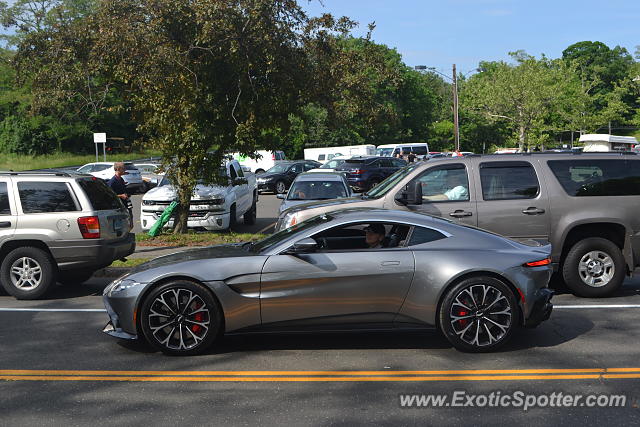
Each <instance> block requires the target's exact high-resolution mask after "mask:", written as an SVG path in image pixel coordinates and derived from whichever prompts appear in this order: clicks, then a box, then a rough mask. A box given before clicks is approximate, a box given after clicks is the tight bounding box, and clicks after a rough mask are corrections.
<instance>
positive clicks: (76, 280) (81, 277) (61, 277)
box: [58, 270, 94, 285]
mask: <svg viewBox="0 0 640 427" xmlns="http://www.w3.org/2000/svg"><path fill="white" fill-rule="evenodd" d="M93 273H94V271H93V270H69V271H61V272H59V273H58V282H60V283H62V284H63V285H81V284H82V283H84V282H86V281H87V280H89V279H90V278H91V276H93Z"/></svg>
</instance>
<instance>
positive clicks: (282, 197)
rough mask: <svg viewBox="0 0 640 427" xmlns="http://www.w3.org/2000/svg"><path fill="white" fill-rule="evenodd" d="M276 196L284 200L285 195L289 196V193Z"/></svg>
mask: <svg viewBox="0 0 640 427" xmlns="http://www.w3.org/2000/svg"><path fill="white" fill-rule="evenodd" d="M276 197H277V198H278V199H282V200H284V199H285V197H287V195H286V194H276Z"/></svg>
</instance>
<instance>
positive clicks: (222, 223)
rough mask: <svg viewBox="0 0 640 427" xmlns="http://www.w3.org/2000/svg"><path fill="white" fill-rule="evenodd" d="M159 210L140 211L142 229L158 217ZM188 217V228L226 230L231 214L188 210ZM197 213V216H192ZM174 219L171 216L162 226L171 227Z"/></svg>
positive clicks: (144, 229)
mask: <svg viewBox="0 0 640 427" xmlns="http://www.w3.org/2000/svg"><path fill="white" fill-rule="evenodd" d="M160 214H161V212H158V213H151V212H142V215H140V225H141V227H142V230H143V231H148V230H149V229H150V228H151V227H152V226H153V224H155V223H156V221H157V220H158V218H159V217H160ZM189 215H190V216H189V219H188V220H187V227H189V228H205V229H207V230H209V231H216V230H226V229H228V228H229V222H230V219H231V216H230V214H229V212H224V213H217V212H215V213H214V212H206V213H197V212H194V211H192V212H190V213H189ZM192 215H197V216H192ZM173 225H174V220H173V218H172V219H170V220H169V222H167V223H166V224H165V226H164V228H173Z"/></svg>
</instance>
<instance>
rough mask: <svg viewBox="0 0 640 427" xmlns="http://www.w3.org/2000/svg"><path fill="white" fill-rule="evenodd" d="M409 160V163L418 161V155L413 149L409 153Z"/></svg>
mask: <svg viewBox="0 0 640 427" xmlns="http://www.w3.org/2000/svg"><path fill="white" fill-rule="evenodd" d="M407 161H408V162H409V163H413V162H415V161H416V155H415V154H414V152H413V151H409V154H408V155H407Z"/></svg>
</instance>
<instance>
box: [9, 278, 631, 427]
mask: <svg viewBox="0 0 640 427" xmlns="http://www.w3.org/2000/svg"><path fill="white" fill-rule="evenodd" d="M106 284H107V280H104V279H102V280H101V279H92V281H90V282H88V283H87V284H85V285H82V286H71V287H59V288H57V289H56V291H55V292H54V293H53V294H52V295H51V297H50V298H49V299H47V300H42V301H17V300H15V299H13V298H10V297H7V296H0V325H1V326H0V396H2V398H0V420H1V421H0V424H1V425H65V426H66V425H88V424H91V425H106V424H111V425H114V424H115V425H134V424H136V425H138V424H141V423H144V424H149V425H172V426H173V425H177V424H179V425H189V424H199V425H208V424H211V425H249V424H251V425H255V424H261V425H302V424H304V425H360V424H365V423H376V424H377V425H391V424H393V425H407V424H421V425H423V424H428V425H460V424H461V423H470V424H471V423H472V424H473V425H504V424H507V425H508V424H510V423H513V422H518V423H521V424H524V425H556V424H560V423H562V424H566V425H577V424H589V425H594V424H600V425H609V424H614V423H615V424H616V425H631V424H636V425H637V424H638V422H640V409H638V404H640V401H639V398H640V363H639V360H638V354H639V350H640V344H639V343H640V329H639V328H638V317H639V314H640V277H638V278H635V279H629V280H627V282H626V284H625V287H624V288H623V289H622V290H621V291H620V292H618V294H617V295H616V296H615V297H612V298H607V299H603V300H590V299H580V298H576V297H574V296H572V295H567V294H562V295H559V296H556V297H554V303H555V304H556V309H555V310H554V312H553V314H552V316H551V319H550V320H549V321H548V322H545V323H544V324H543V325H541V326H540V327H539V328H537V329H533V330H521V331H519V333H518V334H517V335H516V336H515V337H514V339H513V340H512V341H511V342H510V343H509V344H508V345H507V346H506V347H505V348H504V349H502V350H501V351H500V352H497V353H491V354H465V353H461V352H459V351H456V350H454V349H452V348H451V346H450V345H449V344H448V343H447V342H446V341H445V340H444V338H442V337H441V336H440V335H439V334H438V333H436V332H430V331H428V332H424V331H423V332H411V333H399V332H376V333H374V332H367V333H364V332H361V333H325V334H305V335H300V334H269V335H267V334H263V335H259V334H253V335H242V336H241V335H236V336H229V337H224V338H223V339H222V341H221V342H220V343H219V344H218V345H216V346H215V347H214V348H213V349H212V350H211V351H210V352H209V353H208V354H206V355H203V356H198V357H189V358H181V357H168V356H164V355H162V354H161V353H157V352H154V351H153V350H151V349H150V348H149V347H147V346H146V345H142V344H132V343H125V342H120V341H118V340H115V339H113V338H111V337H108V336H106V335H104V334H102V333H101V332H100V331H101V329H102V327H103V326H104V324H105V323H106V321H107V316H106V314H105V313H104V312H103V311H101V310H102V308H103V307H102V303H101V298H100V294H101V291H102V289H103V288H104V286H106ZM16 309H18V310H23V311H12V310H16ZM24 310H31V311H24ZM55 310H61V311H55ZM73 310H75V311H73ZM79 310H89V311H79ZM550 369H552V370H558V371H549V370H550ZM532 370H533V371H532ZM539 370H543V371H539ZM456 391H458V392H466V393H467V397H466V398H464V399H463V400H462V398H461V400H460V401H459V403H461V404H468V403H469V402H468V401H467V398H468V396H469V395H475V396H476V398H474V402H477V405H479V404H482V403H483V400H482V399H486V398H482V397H480V398H478V397H477V396H479V395H480V394H482V393H485V394H490V393H492V392H493V393H494V395H498V394H497V393H500V395H501V396H504V395H511V394H512V393H517V392H522V393H524V394H526V395H529V394H531V395H532V396H534V395H535V396H534V397H533V398H534V399H536V398H538V397H536V396H539V395H540V394H543V393H546V394H551V393H560V392H561V393H563V396H566V395H582V396H583V398H582V399H586V396H587V395H592V394H593V395H600V394H607V395H608V394H616V395H624V396H626V400H627V401H626V404H625V406H624V407H586V406H580V405H578V406H577V407H557V406H554V407H549V406H547V407H535V408H530V409H528V410H526V411H525V410H524V409H523V407H505V408H500V407H488V406H487V405H488V404H486V402H485V406H484V407H479V406H477V405H476V406H466V407H451V406H449V407H446V406H445V407H426V408H403V407H401V405H400V395H401V394H405V393H408V394H445V395H447V396H448V398H449V399H452V398H453V394H452V393H454V392H456ZM538 399H540V398H538ZM448 402H451V400H449V401H448ZM541 403H544V400H541ZM582 403H583V404H584V401H583V402H582ZM474 404H475V403H474Z"/></svg>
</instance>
